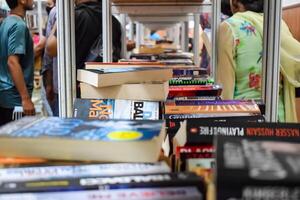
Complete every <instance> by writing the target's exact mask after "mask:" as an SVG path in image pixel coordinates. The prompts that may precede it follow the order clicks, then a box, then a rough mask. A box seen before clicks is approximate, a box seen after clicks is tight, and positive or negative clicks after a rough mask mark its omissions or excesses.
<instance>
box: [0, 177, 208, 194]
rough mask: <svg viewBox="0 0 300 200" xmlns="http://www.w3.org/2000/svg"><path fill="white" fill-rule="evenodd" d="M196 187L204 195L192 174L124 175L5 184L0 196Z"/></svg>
mask: <svg viewBox="0 0 300 200" xmlns="http://www.w3.org/2000/svg"><path fill="white" fill-rule="evenodd" d="M168 187H196V188H197V189H198V191H199V192H201V193H202V194H204V191H205V186H204V181H203V179H202V178H201V177H198V176H196V175H195V174H194V173H187V172H186V173H159V174H144V175H125V176H112V177H91V178H73V179H59V180H38V181H26V182H13V181H12V182H5V183H2V184H1V185H0V192H1V193H24V192H56V191H68V190H96V189H105V190H118V189H133V188H168Z"/></svg>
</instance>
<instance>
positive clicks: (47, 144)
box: [0, 117, 165, 162]
mask: <svg viewBox="0 0 300 200" xmlns="http://www.w3.org/2000/svg"><path fill="white" fill-rule="evenodd" d="M29 119H30V120H28V118H25V121H30V122H29V123H28V124H26V125H23V126H18V125H19V124H23V122H22V120H23V119H21V120H19V121H17V122H12V123H9V124H7V125H5V126H3V127H2V128H1V129H0V152H1V155H2V156H12V157H40V158H46V159H57V160H78V161H101V162H156V161H158V158H159V154H160V150H161V145H162V142H163V139H164V135H165V130H164V129H165V128H164V123H163V121H159V120H138V121H130V120H104V121H101V120H83V119H73V118H68V119H63V118H56V117H50V118H37V117H36V118H35V117H33V118H29Z"/></svg>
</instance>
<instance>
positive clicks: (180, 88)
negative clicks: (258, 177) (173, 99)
mask: <svg viewBox="0 0 300 200" xmlns="http://www.w3.org/2000/svg"><path fill="white" fill-rule="evenodd" d="M213 89H214V87H213V86H212V85H193V86H170V88H169V90H170V92H175V91H179V92H182V91H199V90H200V91H205V90H213Z"/></svg>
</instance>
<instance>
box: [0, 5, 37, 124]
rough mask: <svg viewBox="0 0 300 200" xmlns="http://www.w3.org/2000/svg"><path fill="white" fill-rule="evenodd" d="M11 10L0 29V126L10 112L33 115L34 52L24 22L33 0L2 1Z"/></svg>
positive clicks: (8, 116)
mask: <svg viewBox="0 0 300 200" xmlns="http://www.w3.org/2000/svg"><path fill="white" fill-rule="evenodd" d="M6 3H7V5H8V6H9V8H10V9H11V12H10V15H9V16H8V17H6V18H5V19H4V20H3V22H2V23H1V26H0V125H3V124H5V123H7V122H9V121H11V120H12V114H13V110H14V108H15V107H16V106H22V107H23V112H24V115H35V109H34V105H33V103H32V101H31V94H32V90H33V72H34V53H33V42H32V38H31V34H30V32H29V29H28V28H27V26H26V23H25V21H24V18H25V15H26V11H27V10H32V9H33V0H6Z"/></svg>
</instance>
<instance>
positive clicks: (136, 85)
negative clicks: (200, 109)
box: [77, 63, 173, 101]
mask: <svg viewBox="0 0 300 200" xmlns="http://www.w3.org/2000/svg"><path fill="white" fill-rule="evenodd" d="M118 66H119V67H118ZM172 75H173V73H172V69H170V68H164V67H163V66H151V65H150V66H149V65H145V66H137V65H133V66H131V65H125V66H124V65H118V64H115V65H114V66H112V65H105V64H101V63H87V64H86V68H85V69H81V70H78V77H77V80H78V81H80V82H81V84H80V88H81V98H102V99H127V100H145V101H146V100H149V101H165V100H166V98H167V95H168V81H169V80H170V79H171V78H172Z"/></svg>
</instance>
